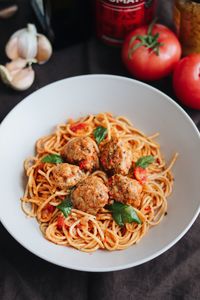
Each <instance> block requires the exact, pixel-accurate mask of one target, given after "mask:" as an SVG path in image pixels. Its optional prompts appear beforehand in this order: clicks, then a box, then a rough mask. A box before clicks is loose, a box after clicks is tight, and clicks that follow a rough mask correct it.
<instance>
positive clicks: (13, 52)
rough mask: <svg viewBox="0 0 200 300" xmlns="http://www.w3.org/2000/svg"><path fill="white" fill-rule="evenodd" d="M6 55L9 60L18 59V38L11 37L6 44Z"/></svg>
mask: <svg viewBox="0 0 200 300" xmlns="http://www.w3.org/2000/svg"><path fill="white" fill-rule="evenodd" d="M5 51H6V55H7V56H8V58H10V59H16V58H18V57H19V53H18V38H17V37H13V38H11V39H9V41H8V43H7V44H6V49H5Z"/></svg>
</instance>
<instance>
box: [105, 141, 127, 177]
mask: <svg viewBox="0 0 200 300" xmlns="http://www.w3.org/2000/svg"><path fill="white" fill-rule="evenodd" d="M100 160H101V163H102V166H103V168H104V169H105V171H111V172H113V173H117V174H122V175H127V174H128V172H129V169H130V167H131V165H132V152H131V148H130V145H129V143H128V142H125V141H123V140H122V139H118V138H113V139H111V140H110V141H109V142H107V143H106V144H104V145H102V146H101V148H100Z"/></svg>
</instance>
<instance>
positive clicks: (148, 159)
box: [135, 155, 154, 169]
mask: <svg viewBox="0 0 200 300" xmlns="http://www.w3.org/2000/svg"><path fill="white" fill-rule="evenodd" d="M153 162H154V157H153V156H152V155H147V156H142V157H140V158H139V159H138V160H137V162H136V163H135V165H136V167H141V168H143V169H146V168H147V167H148V166H149V165H150V164H152V163H153Z"/></svg>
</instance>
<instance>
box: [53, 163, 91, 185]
mask: <svg viewBox="0 0 200 300" xmlns="http://www.w3.org/2000/svg"><path fill="white" fill-rule="evenodd" d="M84 176H85V174H84V173H83V172H82V171H81V170H80V168H79V167H78V166H74V165H70V164H67V163H62V164H58V165H56V166H55V167H53V169H52V179H53V181H54V184H55V185H56V186H58V187H59V188H61V189H67V188H69V187H72V186H74V185H76V184H77V183H78V182H79V181H80V180H82V179H84Z"/></svg>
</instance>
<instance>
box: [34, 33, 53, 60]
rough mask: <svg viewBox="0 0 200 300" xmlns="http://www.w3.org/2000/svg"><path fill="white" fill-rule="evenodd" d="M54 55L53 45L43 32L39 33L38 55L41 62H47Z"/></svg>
mask: <svg viewBox="0 0 200 300" xmlns="http://www.w3.org/2000/svg"><path fill="white" fill-rule="evenodd" d="M51 55H52V46H51V43H50V42H49V40H48V39H47V38H46V36H45V35H43V34H37V56H36V59H37V61H38V63H39V64H42V63H45V62H46V61H47V60H49V58H50V57H51Z"/></svg>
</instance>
